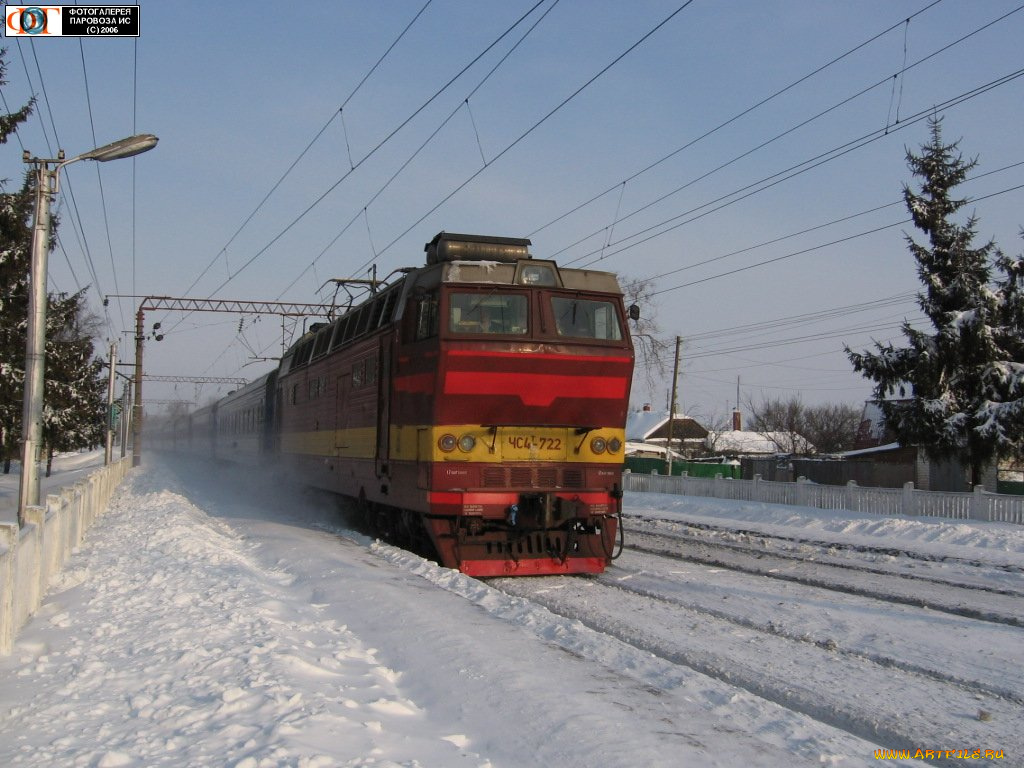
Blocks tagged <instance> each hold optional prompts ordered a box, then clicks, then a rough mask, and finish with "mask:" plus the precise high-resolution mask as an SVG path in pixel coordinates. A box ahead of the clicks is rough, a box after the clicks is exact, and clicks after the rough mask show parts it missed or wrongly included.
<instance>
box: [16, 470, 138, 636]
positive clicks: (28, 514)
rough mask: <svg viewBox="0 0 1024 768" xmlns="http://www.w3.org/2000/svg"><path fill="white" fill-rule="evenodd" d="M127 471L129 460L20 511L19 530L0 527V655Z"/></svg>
mask: <svg viewBox="0 0 1024 768" xmlns="http://www.w3.org/2000/svg"><path fill="white" fill-rule="evenodd" d="M131 466H132V459H131V457H130V456H128V457H126V458H123V459H121V460H120V461H117V462H114V463H112V464H110V465H109V466H106V467H103V468H102V469H100V470H98V471H96V472H93V473H92V474H91V475H89V477H87V478H85V479H84V480H81V481H79V482H77V483H75V484H74V485H71V486H68V487H66V488H61V489H60V490H59V491H58V492H57V493H53V494H48V495H47V496H46V505H45V506H41V507H29V508H28V509H26V510H25V518H26V523H25V527H24V528H21V529H19V528H18V525H17V523H15V524H0V655H3V656H6V655H8V654H10V652H11V650H12V648H13V647H14V638H15V636H16V635H17V633H18V630H19V629H21V628H22V627H23V626H24V625H25V623H26V622H27V621H28V620H29V618H30V617H31V616H32V614H33V613H35V612H36V609H37V608H39V606H40V605H41V604H42V601H43V598H44V597H45V596H46V590H47V588H48V587H49V585H50V581H51V580H52V579H53V577H54V576H56V575H57V574H58V573H60V570H61V568H63V567H64V563H65V562H66V561H67V559H68V558H69V557H70V556H71V553H72V552H73V551H74V549H75V548H76V547H77V546H78V545H79V544H81V543H82V539H83V537H84V536H85V532H86V530H88V528H89V526H90V525H92V522H93V521H94V520H95V519H96V518H97V516H99V514H100V513H101V512H103V511H104V510H105V509H106V508H107V502H109V501H110V497H111V495H113V493H114V489H116V488H117V486H118V484H119V483H120V482H121V480H122V478H123V477H124V476H125V474H127V472H128V470H129V469H131Z"/></svg>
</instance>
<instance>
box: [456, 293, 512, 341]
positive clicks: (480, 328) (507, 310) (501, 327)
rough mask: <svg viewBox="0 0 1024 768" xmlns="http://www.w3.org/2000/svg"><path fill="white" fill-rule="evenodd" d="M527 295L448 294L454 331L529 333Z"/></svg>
mask: <svg viewBox="0 0 1024 768" xmlns="http://www.w3.org/2000/svg"><path fill="white" fill-rule="evenodd" d="M527 307H528V302H527V299H526V296H523V295H522V294H516V293H497V294H496V293H493V292H491V293H453V294H451V295H450V296H449V297H448V330H450V331H451V332H452V333H483V334H511V335H516V336H521V335H523V334H525V333H526V314H527Z"/></svg>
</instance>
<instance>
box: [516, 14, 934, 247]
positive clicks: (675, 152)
mask: <svg viewBox="0 0 1024 768" xmlns="http://www.w3.org/2000/svg"><path fill="white" fill-rule="evenodd" d="M940 2H942V0H935V1H934V2H932V3H929V4H928V5H927V6H925V7H924V8H922V9H921V10H919V11H917V12H916V13H913V14H911V15H910V16H909V17H907V18H906V19H902V20H900V21H899V22H897V23H896V24H893V25H891V26H889V27H887V28H885V29H883V30H882V31H881V32H879V33H877V34H875V35H873V36H871V37H869V38H868V39H867V40H865V41H864V42H862V43H860V44H858V45H855V46H854V47H853V48H850V49H849V50H847V51H846V52H845V53H842V54H840V55H839V56H836V57H835V58H833V59H831V60H830V61H828V62H827V63H825V64H822V65H821V66H820V67H818V68H817V69H814V70H812V71H811V72H809V73H807V74H806V75H804V76H802V77H800V78H798V79H796V80H794V81H793V82H791V83H790V84H789V85H787V86H784V87H783V88H780V89H778V90H777V91H775V92H774V93H772V94H770V95H769V96H766V97H765V98H763V99H761V100H760V101H758V102H757V103H755V104H754V105H752V106H750V107H747V108H746V109H744V110H742V111H740V112H738V113H737V114H735V115H733V116H732V117H730V118H729V119H728V120H726V121H724V122H722V123H719V124H718V125H716V126H715V127H714V128H712V129H710V130H708V131H705V132H704V133H703V134H701V135H700V136H698V137H697V138H695V139H692V140H691V141H688V142H687V143H686V144H683V145H682V146H681V147H678V148H676V149H674V150H672V151H671V152H669V153H668V154H667V155H664V156H662V157H660V158H659V159H658V160H655V161H654V162H653V163H651V164H650V165H648V166H645V167H644V168H641V169H640V170H639V171H636V172H634V173H633V174H631V175H630V176H627V177H626V178H625V179H624V180H623V181H621V182H619V183H618V184H615V185H614V186H611V187H609V188H608V189H606V190H604V191H603V192H600V193H598V194H597V195H595V196H593V197H591V198H590V199H589V200H586V201H585V202H582V203H580V204H578V205H577V206H575V207H574V208H572V209H570V210H569V211H567V212H565V213H563V214H560V215H559V216H556V217H555V218H554V219H552V220H551V221H549V222H547V223H546V224H543V225H541V226H540V227H538V228H537V229H535V230H533V231H532V232H531V233H529V234H528V235H527V237H534V236H535V235H536V234H538V233H539V232H542V231H544V230H545V229H547V228H548V227H550V226H552V225H554V224H557V223H558V222H559V221H562V220H563V219H566V218H568V217H569V216H571V215H572V214H574V213H577V212H579V211H580V210H582V209H583V208H586V207H587V206H588V205H590V204H591V203H594V202H596V201H597V200H600V199H601V198H602V197H604V196H605V195H607V194H610V193H611V192H613V191H615V190H616V189H618V188H619V187H620V186H621V185H624V184H627V183H628V182H630V181H633V180H634V179H637V178H639V177H640V176H642V175H644V174H645V173H647V172H648V171H651V170H654V169H655V168H657V167H658V166H659V165H662V164H663V163H665V162H667V161H668V160H671V159H672V158H673V157H675V156H676V155H678V154H679V153H680V152H683V151H685V150H687V149H689V148H690V147H692V146H694V145H695V144H697V143H699V142H701V141H703V140H704V139H706V138H708V137H709V136H713V135H714V134H716V133H718V131H720V130H722V129H723V128H726V127H727V126H729V125H731V124H732V123H734V122H736V121H737V120H739V119H740V118H742V117H746V116H747V115H749V114H750V113H751V112H754V111H755V110H757V109H759V108H760V107H763V106H764V105H766V104H768V103H769V102H771V101H774V100H775V99H776V98H778V97H779V96H782V95H783V94H784V93H786V92H788V91H790V90H792V89H793V88H795V87H796V86H798V85H800V84H801V83H804V82H806V81H807V80H810V79H811V78H813V77H814V76H816V75H818V74H820V73H822V72H824V71H825V70H826V69H828V68H829V67H831V66H832V65H834V64H838V63H839V62H840V61H842V60H843V59H845V58H847V57H848V56H851V55H852V54H854V53H856V52H857V51H859V50H860V49H862V48H864V47H866V46H868V45H870V44H871V43H873V42H875V41H876V40H878V39H879V38H881V37H884V36H885V35H887V34H888V33H889V32H891V31H893V30H894V29H896V28H898V27H900V26H903V25H904V24H906V23H908V22H910V20H911V19H914V18H916V17H917V16H920V15H921V14H923V13H924V12H925V11H928V10H930V9H931V8H933V7H935V6H936V5H938V4H939V3H940ZM887 79H888V78H887ZM631 215H632V214H631ZM570 247H571V246H570Z"/></svg>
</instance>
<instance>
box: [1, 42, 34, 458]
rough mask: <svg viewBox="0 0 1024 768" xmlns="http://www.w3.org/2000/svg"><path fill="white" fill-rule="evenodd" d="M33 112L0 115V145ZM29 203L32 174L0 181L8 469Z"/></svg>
mask: <svg viewBox="0 0 1024 768" xmlns="http://www.w3.org/2000/svg"><path fill="white" fill-rule="evenodd" d="M5 71H6V50H0V86H3V85H6V83H7V81H6V79H5V77H4V74H5ZM31 113H32V102H29V103H28V104H26V105H25V106H24V107H22V108H21V109H19V110H18V111H17V112H13V113H11V114H3V115H0V144H6V143H7V140H8V138H9V137H10V135H11V134H12V133H13V132H14V131H15V130H17V127H18V125H20V124H21V123H23V122H24V121H25V120H27V119H28V117H29V115H30V114H31ZM33 205H34V194H33V187H32V181H31V174H26V175H25V180H24V183H23V184H22V187H21V190H20V191H19V192H16V193H9V192H6V191H5V190H4V182H0V460H2V462H3V469H4V472H8V471H10V462H11V459H12V458H16V457H17V456H19V455H20V450H19V442H20V440H21V417H22V392H23V386H24V380H25V333H26V319H27V316H28V277H29V264H30V262H31V250H32V230H31V226H30V221H31V217H32V210H33Z"/></svg>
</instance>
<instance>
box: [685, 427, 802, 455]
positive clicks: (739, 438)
mask: <svg viewBox="0 0 1024 768" xmlns="http://www.w3.org/2000/svg"><path fill="white" fill-rule="evenodd" d="M705 442H706V446H707V449H708V450H709V451H713V452H714V453H721V454H727V455H729V456H757V455H762V456H763V455H777V454H787V455H788V454H798V455H801V456H807V455H809V454H812V453H814V452H815V448H814V445H813V444H812V443H811V442H810V441H809V440H808V439H807V438H805V437H804V436H803V435H798V434H795V433H792V432H745V431H741V430H735V429H733V430H728V431H725V432H711V433H709V434H708V436H707V438H706V441H705Z"/></svg>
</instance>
